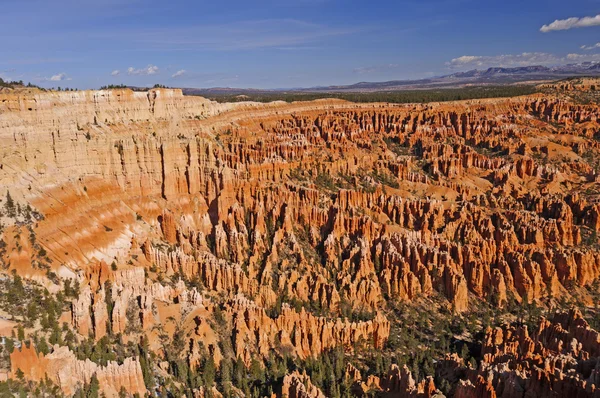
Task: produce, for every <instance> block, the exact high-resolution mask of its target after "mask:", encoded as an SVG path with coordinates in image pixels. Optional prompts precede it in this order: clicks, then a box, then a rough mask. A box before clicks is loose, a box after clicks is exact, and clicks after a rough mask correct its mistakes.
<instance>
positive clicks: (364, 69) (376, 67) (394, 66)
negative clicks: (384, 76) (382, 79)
mask: <svg viewBox="0 0 600 398" xmlns="http://www.w3.org/2000/svg"><path fill="white" fill-rule="evenodd" d="M399 67H400V65H399V64H386V65H374V66H361V67H359V68H354V69H353V70H352V71H353V72H354V73H358V74H360V75H364V74H369V73H374V72H383V71H388V70H394V69H398V68H399Z"/></svg>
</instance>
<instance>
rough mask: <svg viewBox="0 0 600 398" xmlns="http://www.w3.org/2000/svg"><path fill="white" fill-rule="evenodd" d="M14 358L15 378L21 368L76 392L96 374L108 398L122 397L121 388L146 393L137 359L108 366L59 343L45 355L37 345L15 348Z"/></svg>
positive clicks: (29, 375)
mask: <svg viewBox="0 0 600 398" xmlns="http://www.w3.org/2000/svg"><path fill="white" fill-rule="evenodd" d="M10 360H11V376H12V377H13V378H17V372H18V371H19V370H20V371H21V372H23V374H24V376H25V377H26V378H27V379H29V380H32V381H43V380H46V379H49V380H51V381H52V382H54V383H55V384H56V385H58V386H59V387H60V388H61V390H62V391H63V393H64V394H66V395H73V394H74V393H75V392H76V390H77V389H78V388H81V387H82V385H83V384H85V383H90V381H91V379H92V377H93V376H95V377H96V378H97V379H98V382H99V385H100V392H101V393H102V394H104V395H105V396H106V397H118V396H119V392H120V391H121V389H124V391H126V392H127V394H131V395H134V394H139V396H144V395H145V394H146V387H145V386H144V377H143V375H142V369H141V367H140V363H139V361H138V360H137V358H136V359H133V358H127V359H126V360H125V361H124V362H123V363H122V364H117V363H115V362H109V363H108V364H107V365H106V366H99V365H97V364H95V363H94V362H92V361H90V360H89V359H87V360H85V361H82V360H78V359H77V358H76V357H75V355H74V354H73V353H72V352H71V351H69V349H68V348H67V347H59V346H55V347H54V349H53V352H52V353H51V354H48V355H46V356H44V354H38V353H37V352H36V349H35V348H34V347H33V346H31V347H26V346H23V347H22V348H20V349H17V350H16V351H13V353H12V354H11V356H10Z"/></svg>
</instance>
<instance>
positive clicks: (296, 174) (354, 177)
mask: <svg viewBox="0 0 600 398" xmlns="http://www.w3.org/2000/svg"><path fill="white" fill-rule="evenodd" d="M599 116H600V109H599V108H598V107H597V106H594V105H579V104H574V103H570V102H568V101H565V100H562V99H559V98H555V97H551V96H548V97H543V96H538V95H536V96H530V97H520V98H514V99H495V100H475V101H465V102H455V103H447V104H417V105H415V104H410V105H392V104H352V103H347V102H343V101H336V100H328V101H314V102H302V103H293V104H283V103H272V104H256V103H237V104H217V103H214V102H211V101H208V100H205V99H203V98H199V97H184V96H182V95H181V92H180V91H178V90H168V89H157V90H151V91H150V92H146V93H134V92H131V91H129V90H110V91H95V92H76V93H39V94H35V95H19V94H14V93H12V94H10V93H9V94H0V159H1V160H0V195H2V197H4V194H5V191H6V190H10V192H11V195H12V196H13V197H14V198H15V200H16V201H17V202H18V203H19V204H21V205H23V206H25V205H26V204H30V205H31V206H33V208H34V209H36V211H37V212H39V214H40V217H39V219H37V218H36V222H35V223H34V222H32V223H31V228H32V230H33V232H34V233H35V235H36V241H35V243H33V242H30V241H29V240H28V239H27V234H28V233H29V232H28V231H27V230H26V229H25V228H26V226H25V224H24V222H22V221H21V220H19V222H17V221H15V220H10V219H7V220H4V222H6V223H7V226H8V228H7V230H6V231H8V232H5V233H3V239H4V241H5V243H6V248H5V249H4V250H0V259H1V260H2V262H3V263H4V264H6V265H7V267H6V268H7V270H9V271H12V270H14V271H16V272H17V273H18V274H19V275H22V276H24V277H26V278H30V279H34V280H38V281H42V282H44V283H46V284H47V285H48V286H50V282H49V281H48V279H47V276H46V275H47V274H48V273H49V272H48V271H51V272H54V273H56V274H57V275H59V276H60V277H61V278H70V279H73V280H77V281H78V282H79V283H80V286H81V288H80V290H79V294H78V297H75V298H73V300H72V303H71V307H70V314H69V315H70V317H69V318H70V320H69V321H70V327H71V328H72V329H73V330H75V331H76V332H77V334H78V335H80V336H88V335H92V336H93V337H94V338H95V339H96V340H100V339H102V338H104V337H106V336H111V335H115V334H119V333H121V334H123V335H125V336H135V337H136V338H138V337H140V336H145V337H147V338H148V339H149V340H150V346H151V349H152V350H154V352H155V353H156V354H157V356H158V357H159V359H160V360H164V359H165V356H166V355H165V352H164V348H163V344H162V343H163V342H162V341H161V339H166V340H169V339H174V336H175V335H176V333H180V334H181V336H182V337H181V340H182V341H183V344H182V347H183V348H182V349H181V351H180V352H179V353H178V355H180V357H181V359H182V360H183V361H184V363H186V364H187V366H189V367H191V368H192V369H195V368H197V367H198V366H199V364H200V363H201V362H202V361H201V359H202V358H203V356H205V355H206V353H208V354H209V355H210V356H212V357H213V358H214V359H215V362H217V366H218V365H219V362H220V361H221V359H222V358H223V357H224V356H225V355H231V356H233V358H234V359H241V360H242V362H243V363H244V364H245V365H246V366H250V365H251V364H252V360H253V359H261V360H262V359H265V358H267V357H269V356H270V355H273V353H276V354H278V355H284V354H285V355H289V356H291V357H293V358H295V359H300V360H304V359H307V358H313V357H318V356H319V355H321V354H323V353H325V352H328V351H330V350H332V349H336V348H342V349H343V350H344V351H345V352H346V353H352V352H353V351H354V350H355V347H356V346H358V345H360V344H366V345H367V346H368V347H369V349H373V350H381V349H383V348H384V347H385V346H386V342H387V341H388V339H389V336H390V329H391V326H390V323H391V322H390V321H391V320H390V319H389V316H390V315H389V314H390V311H388V310H389V308H390V306H392V305H396V304H398V303H408V302H413V301H418V300H420V299H423V298H436V299H437V298H438V297H439V298H440V299H441V300H442V303H443V305H444V306H445V307H447V309H448V310H450V311H451V312H453V313H454V314H464V313H468V311H469V309H470V308H471V307H472V305H473V303H477V302H478V301H479V300H486V301H489V302H492V303H494V305H495V306H497V307H498V308H503V307H506V306H507V304H509V302H513V303H514V302H516V303H523V302H528V301H529V302H531V301H537V302H541V301H548V300H558V299H560V298H569V297H570V296H571V293H572V292H573V289H574V288H588V287H590V286H592V285H593V284H594V283H595V282H596V281H598V279H599V277H600V251H599V250H598V241H597V237H596V234H597V233H598V232H600V205H599V204H598V201H597V198H596V197H595V196H594V194H593V192H596V191H595V190H596V189H597V181H598V176H597V164H596V163H594V161H593V159H594V156H596V157H597V156H600V153H599V152H600V146H599V144H598V138H599V135H598V131H599V126H598V121H599ZM28 225H29V224H28ZM42 248H43V249H44V250H43V252H45V253H46V254H45V255H41V254H40V253H41V252H42V251H41V249H42ZM41 261H43V262H45V263H47V269H45V268H40V267H39V266H37V265H36V264H39V263H40V262H41ZM50 287H51V288H52V289H54V290H53V291H56V290H57V289H58V287H57V286H50ZM583 299H584V300H586V299H587V300H588V301H589V300H590V299H589V297H583ZM588 304H591V303H588ZM565 316H566V315H565ZM568 316H569V317H570V318H569V319H568V320H565V321H561V320H556V321H555V322H554V321H552V322H554V323H549V324H548V325H547V326H544V327H543V328H540V330H541V331H540V332H539V333H540V334H539V336H538V337H536V338H538V340H539V341H541V342H542V343H543V346H544V347H545V348H544V349H547V350H555V351H556V352H557V353H561V354H560V355H567V354H568V355H571V356H573V358H576V360H580V361H587V360H591V359H592V358H594V357H597V356H598V351H597V350H598V348H597V340H594V339H597V335H594V333H593V332H592V331H589V329H586V328H585V326H583V323H582V321H581V320H578V319H579V318H578V317H577V316H576V315H574V314H571V315H568ZM217 318H218V319H219V322H216V321H215V319H217ZM544 322H550V321H544ZM544 325H545V324H544ZM494 333H495V334H494ZM507 333H508V334H507ZM525 335H526V331H523V330H513V331H511V330H510V328H508V329H506V330H501V331H490V332H489V335H486V338H489V339H491V340H490V341H492V342H493V343H490V345H489V346H487V345H486V346H485V347H484V352H485V355H486V357H485V358H487V359H486V361H488V362H487V363H489V366H491V367H493V366H500V365H501V363H496V362H495V361H500V360H502V361H504V359H501V358H504V357H505V356H507V355H509V354H511V355H516V354H515V351H514V349H515V347H521V346H523V347H527V348H528V349H530V348H531V349H534V351H532V352H537V354H536V355H540V356H541V355H543V353H544V352H546V351H543V350H542V351H539V352H538V351H535V350H536V349H537V348H536V347H537V346H536V344H538V340H535V339H534V340H532V341H534V342H533V343H531V344H533V345H532V346H530V342H529V340H526V339H525V337H522V338H521V337H518V338H517V337H515V336H525ZM178 336H179V335H178ZM594 336H596V337H594ZM527 338H529V339H531V337H529V336H527ZM574 340H576V341H577V343H576V344H575V345H573V341H574ZM223 342H226V343H227V344H225V345H226V346H230V347H231V353H230V352H224V351H225V350H224V349H223V350H222V349H221V347H222V346H223V344H222V343H223ZM560 342H562V343H560ZM542 343H539V344H542ZM561 344H562V345H561ZM532 347H534V348H532ZM63 348H64V347H62V348H60V347H55V348H54V350H53V351H52V352H51V353H50V354H48V355H47V356H43V357H39V356H37V354H35V352H32V351H27V349H24V350H23V351H19V353H18V354H15V363H17V364H20V366H23V367H26V368H28V370H26V369H22V370H23V371H24V372H25V375H26V377H28V378H31V379H33V380H40V379H41V378H43V375H44V374H48V372H50V373H51V374H52V375H50V374H49V377H51V378H52V377H54V378H53V380H55V381H57V383H58V384H59V385H60V386H61V388H63V390H64V391H73V390H72V388H74V386H75V385H76V384H77V382H85V381H86V380H89V379H90V378H91V377H92V375H93V374H97V377H98V378H99V379H100V375H102V377H104V379H103V380H105V381H106V385H107V387H105V388H106V389H107V390H106V391H109V390H108V389H114V390H115V391H118V390H119V389H120V387H121V386H124V387H125V388H126V390H127V391H129V392H132V393H133V392H136V391H142V390H141V388H142V387H144V385H143V380H142V383H141V384H140V383H138V382H139V378H138V376H139V375H138V374H137V368H136V366H138V365H139V362H138V361H137V359H135V358H130V359H129V360H128V361H127V366H125V362H123V364H121V365H117V364H111V365H110V366H109V368H110V369H109V370H106V369H104V368H101V367H98V366H97V365H95V366H96V367H94V365H93V364H92V365H90V364H87V365H85V366H83V365H78V364H79V362H77V361H75V359H74V357H73V358H71V357H72V354H69V353H65V352H64V349H63ZM567 349H568V350H569V351H568V352H566V353H565V350H567ZM496 350H505V351H499V352H497V351H496ZM511 350H512V351H511ZM227 351H229V350H227ZM519 355H522V354H521V351H519ZM557 355H558V354H557ZM28 357H31V358H34V357H35V358H38V359H31V360H30V361H29V362H28V360H27V359H19V358H28ZM58 357H60V358H63V357H64V358H67V357H68V359H61V360H63V361H67V362H68V363H72V364H73V365H72V366H73V367H75V368H77V369H79V368H82V369H83V368H85V369H87V370H85V371H83V370H82V371H81V372H79V371H77V372H74V373H73V375H74V376H69V377H70V378H68V379H65V378H64V377H66V376H61V373H60V372H58V371H55V370H53V369H54V368H53V366H55V365H52V364H53V363H55V362H56V361H58V359H55V358H58ZM527 360H528V361H529V360H530V359H529V357H527ZM19 361H21V362H19ZM36 361H37V362H39V363H40V364H41V365H39V366H38V365H35V364H34V362H36ZM448 361H449V362H451V360H450V359H449V360H448ZM136 363H137V364H138V365H136ZM502 363H503V362H502ZM511 365H512V363H511ZM69 366H71V365H69ZM123 366H125V368H123V369H122V367H123ZM552 366H556V364H554V365H552ZM561 366H562V364H561ZM455 367H459V365H456V366H455ZM49 369H50V370H49ZM160 369H161V370H162V371H163V372H165V373H168V371H169V366H166V367H163V368H160ZM510 369H513V368H512V367H511V368H510ZM543 369H545V368H543ZM561 369H564V368H561ZM13 371H16V369H13ZM121 371H122V372H125V374H129V373H128V372H130V373H131V375H132V376H127V377H129V378H130V379H131V378H133V379H132V380H134V381H133V382H131V383H130V384H127V383H125V381H123V380H124V378H123V377H121V376H113V374H116V373H115V372H117V373H118V372H121ZM523 371H527V372H530V373H527V377H526V378H524V376H523V375H522V374H521V373H518V374H517V373H515V376H510V377H512V378H509V376H506V377H504V376H502V377H501V376H499V375H500V374H501V373H502V372H499V371H498V372H496V371H495V370H490V372H496V373H494V375H495V376H494V377H493V380H492V379H490V377H489V374H490V373H489V372H488V373H484V372H479V373H474V374H473V375H472V376H473V377H469V378H468V379H463V380H462V381H460V383H461V384H460V385H458V386H457V387H456V394H457V395H458V396H493V394H496V393H498V394H499V395H502V394H504V391H507V393H506V394H509V393H508V391H512V392H514V393H515V394H516V395H515V396H518V394H517V393H518V391H520V390H518V389H519V388H525V387H523V383H522V381H523V380H525V379H527V380H529V381H528V383H534V382H533V381H531V380H538V379H540V378H543V377H546V376H545V375H546V374H545V373H544V374H543V375H542V374H541V373H540V374H538V373H535V372H537V370H535V369H534V368H533V367H531V366H530V367H528V368H525V370H523ZM102 372H104V373H102ZM520 372H521V370H520ZM359 373H360V372H358V373H357V371H351V372H349V374H350V376H349V377H351V378H352V380H353V382H355V383H356V387H357V388H358V389H361V391H363V393H364V392H365V391H367V390H368V389H371V388H372V389H375V390H377V391H379V392H380V393H381V394H388V395H389V396H432V395H434V394H435V391H436V390H435V385H434V384H433V380H431V379H428V378H425V379H424V380H420V381H419V382H418V383H417V382H416V381H415V380H414V379H413V378H412V375H411V373H410V371H409V370H408V369H406V368H404V367H402V366H396V367H392V368H391V369H389V370H387V373H384V374H381V375H377V376H374V375H371V376H369V377H367V378H364V379H363V378H362V377H361V376H360V374H359ZM502 374H504V373H502ZM507 374H508V373H507ZM586 374H587V373H586ZM593 375H597V372H596V373H593V372H592V373H590V377H591V376H593ZM111 377H112V378H111ZM307 377H308V376H306V375H304V374H301V373H290V372H288V375H287V376H285V380H284V381H283V383H284V385H286V386H287V387H286V390H285V391H286V392H285V394H287V395H288V396H306V397H309V396H320V394H321V395H322V392H320V391H319V389H318V388H316V387H315V386H314V385H313V386H312V387H311V383H310V380H308V378H307ZM503 377H504V379H506V380H504V379H503ZM548 377H549V376H548ZM553 377H554V376H553ZM556 377H558V376H556ZM569 377H570V376H569ZM594 377H596V376H594ZM501 379H502V381H501ZM552 380H554V379H552ZM561 380H571V379H569V378H568V377H567V378H564V377H563V378H562V379H561ZM576 380H578V379H576ZM456 382H457V383H458V381H456ZM119 383H120V384H119ZM499 383H500V384H499ZM552 383H554V381H553V382H552ZM565 383H567V384H565V387H564V388H565V389H566V388H567V387H566V386H567V385H569V386H571V385H572V386H576V387H568V388H579V387H581V386H580V385H579V384H577V383H578V382H575V381H574V382H573V383H575V384H569V383H571V382H570V381H568V382H567V381H565ZM101 384H102V383H101ZM63 386H65V387H63ZM117 386H118V387H119V388H116V387H117ZM302 386H303V387H302ZM577 386H579V387H577ZM313 387H314V388H313ZM65 388H67V390H65ZM510 388H513V390H510ZM535 388H540V390H539V391H540V393H543V394H545V393H546V392H545V391H546V390H544V388H546V387H535ZM535 388H534V387H531V391H538V390H535ZM582 388H583V387H582ZM585 388H588V387H585ZM499 389H502V391H503V392H502V393H499ZM110 391H111V392H110V393H112V390H110ZM561 391H567V390H561ZM586 391H587V390H586ZM196 392H197V393H198V395H199V396H200V395H203V394H204V390H202V391H200V390H198V391H196ZM108 394H109V392H107V395H108ZM459 394H463V395H459ZM473 394H475V395H473ZM505 396H511V395H505Z"/></svg>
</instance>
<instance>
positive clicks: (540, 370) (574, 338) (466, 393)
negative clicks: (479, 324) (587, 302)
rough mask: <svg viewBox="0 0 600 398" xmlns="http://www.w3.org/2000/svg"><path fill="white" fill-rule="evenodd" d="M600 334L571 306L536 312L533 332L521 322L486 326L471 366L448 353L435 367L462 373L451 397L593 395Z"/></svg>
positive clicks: (453, 374) (599, 367) (599, 362)
mask: <svg viewBox="0 0 600 398" xmlns="http://www.w3.org/2000/svg"><path fill="white" fill-rule="evenodd" d="M598 349H600V335H599V334H598V332H597V331H596V330H593V329H591V328H590V327H589V324H588V323H587V322H586V321H585V320H584V319H583V318H582V317H581V314H580V313H579V312H578V311H577V310H572V311H570V312H566V313H556V314H555V315H554V317H553V319H552V320H547V319H544V318H542V319H541V321H540V323H539V325H538V326H537V328H536V329H535V331H534V333H533V334H531V335H530V333H529V331H528V330H527V326H521V327H513V326H508V325H505V326H503V327H497V328H495V329H491V328H490V329H488V330H487V331H486V334H485V339H484V344H483V347H482V355H483V360H482V361H481V364H480V365H479V367H478V368H477V369H473V368H470V367H467V368H465V366H464V363H462V362H461V361H462V360H461V359H460V358H458V357H456V356H454V357H452V356H451V357H448V358H447V359H446V360H445V361H443V362H442V363H441V364H440V366H439V368H438V371H439V372H441V373H444V375H445V377H450V378H453V377H459V376H458V375H459V374H460V373H463V374H464V375H466V379H464V380H461V381H460V382H459V384H458V385H457V387H456V392H455V396H456V397H500V396H503V397H521V396H525V397H528V396H536V397H598V396H600V390H599V389H598V381H599V379H598V372H599V370H600V360H599V356H598V352H597V351H598Z"/></svg>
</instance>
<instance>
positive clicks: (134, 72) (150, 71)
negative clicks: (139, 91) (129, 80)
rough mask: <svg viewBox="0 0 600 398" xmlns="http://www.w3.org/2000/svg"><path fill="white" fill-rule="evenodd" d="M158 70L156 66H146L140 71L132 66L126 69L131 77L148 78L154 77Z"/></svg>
mask: <svg viewBox="0 0 600 398" xmlns="http://www.w3.org/2000/svg"><path fill="white" fill-rule="evenodd" d="M158 71H159V69H158V66H156V65H152V64H150V65H148V66H146V67H145V68H141V69H135V68H134V67H133V66H130V67H129V68H127V74H128V75H131V76H149V75H156V74H157V73H158Z"/></svg>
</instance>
